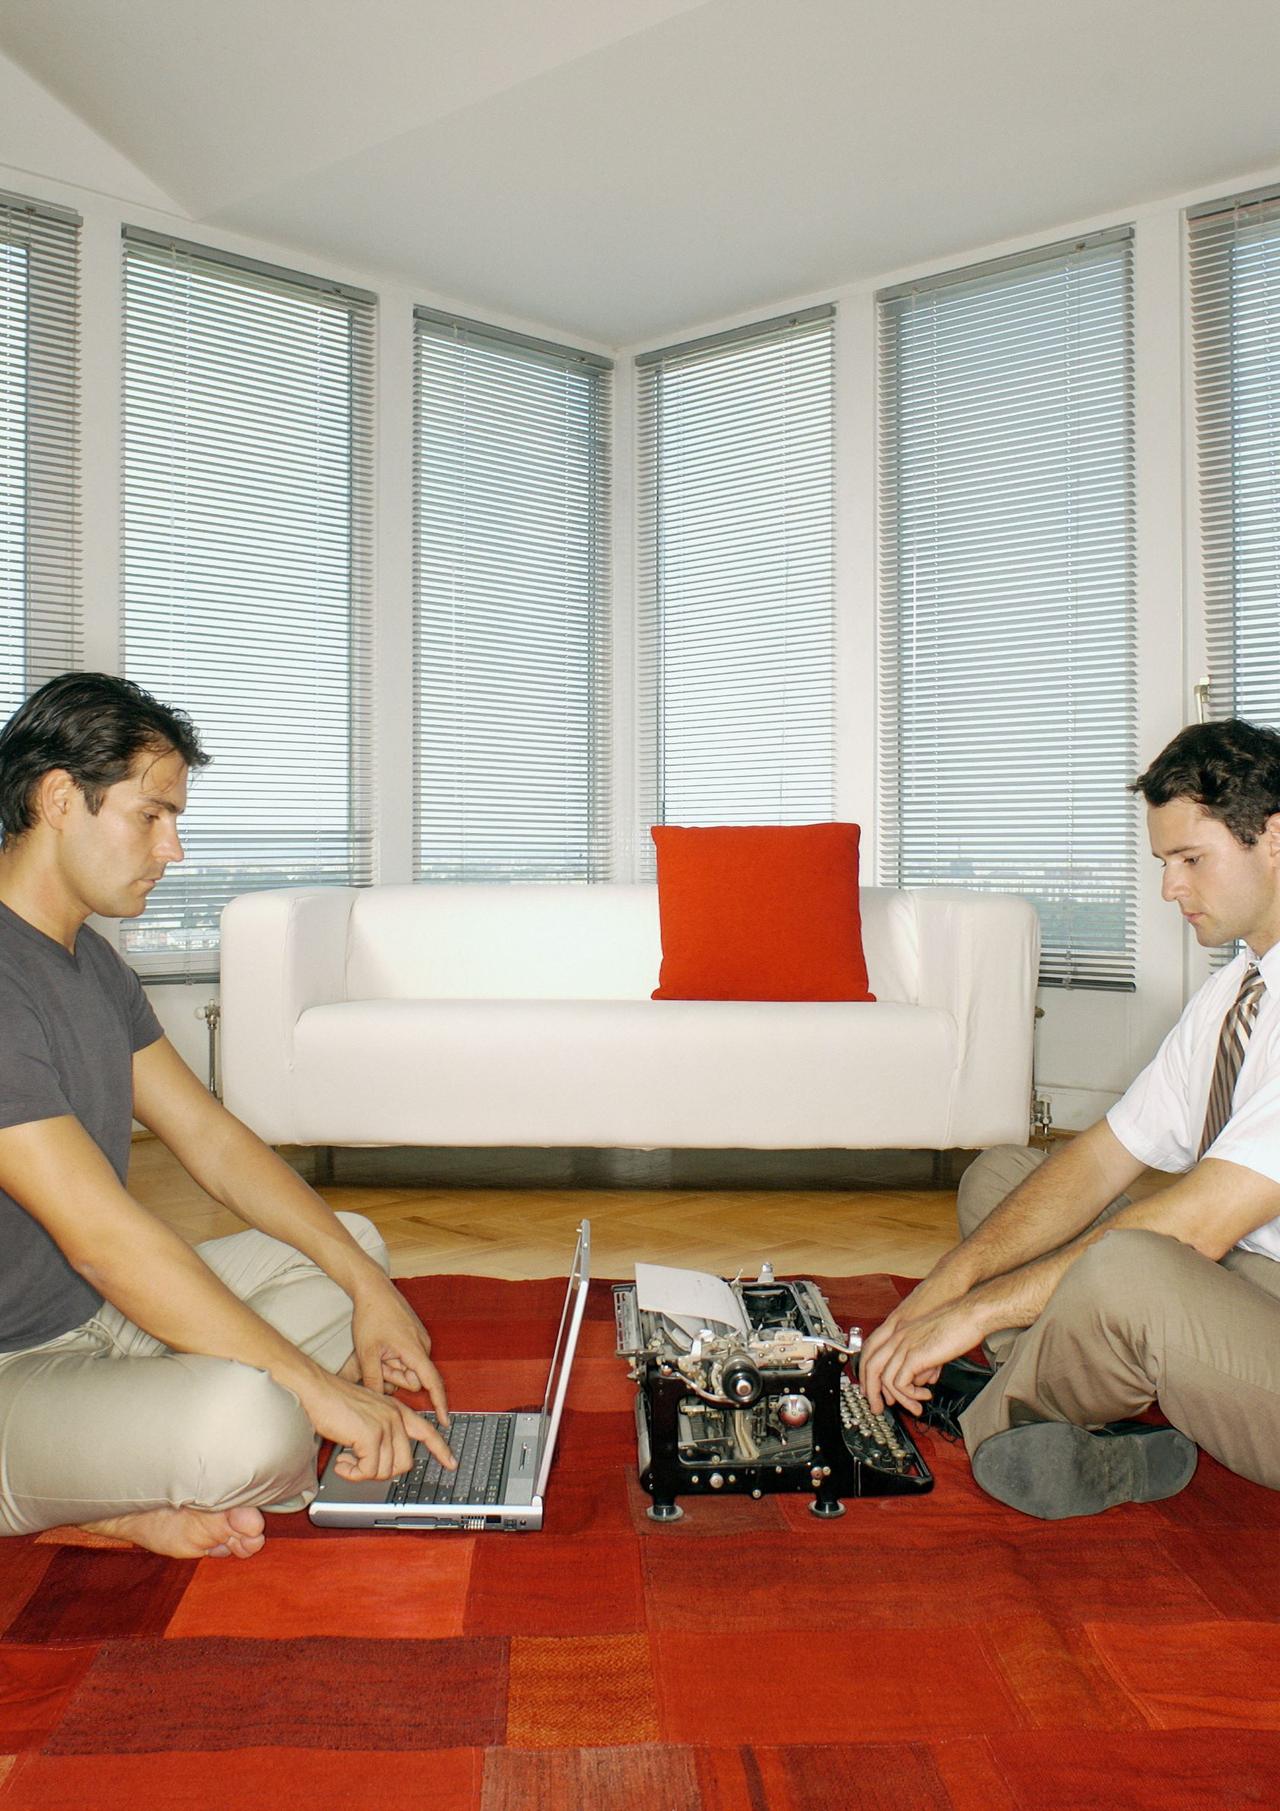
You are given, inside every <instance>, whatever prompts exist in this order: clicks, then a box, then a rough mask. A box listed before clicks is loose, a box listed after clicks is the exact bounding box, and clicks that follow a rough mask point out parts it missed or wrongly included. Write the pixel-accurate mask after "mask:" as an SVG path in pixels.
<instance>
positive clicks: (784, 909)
mask: <svg viewBox="0 0 1280 1811" xmlns="http://www.w3.org/2000/svg"><path fill="white" fill-rule="evenodd" d="M652 836H653V840H654V843H655V845H656V847H657V851H658V911H659V916H660V918H661V923H662V970H661V974H660V978H659V982H658V986H657V987H656V988H655V989H654V993H653V997H654V999H655V1000H854V1001H866V1000H872V999H874V997H875V996H874V995H873V994H871V993H870V992H869V990H868V987H867V965H866V960H865V958H864V956H863V953H862V926H861V922H860V919H859V914H858V826H857V825H856V824H785V825H776V824H771V825H718V826H715V827H712V828H692V827H684V826H679V825H674V824H659V825H655V827H654V829H653V831H652Z"/></svg>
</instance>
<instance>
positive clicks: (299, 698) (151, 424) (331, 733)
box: [122, 228, 374, 977]
mask: <svg viewBox="0 0 1280 1811" xmlns="http://www.w3.org/2000/svg"><path fill="white" fill-rule="evenodd" d="M373 306H374V303H373V298H372V297H371V296H367V295H364V294H363V293H361V292H358V291H353V290H349V289H346V288H344V287H342V286H341V285H337V284H332V283H326V282H323V281H321V280H319V279H314V278H310V277H306V276H302V275H299V274H297V273H295V272H291V271H284V270H277V269H274V268H271V267H269V266H265V265H259V264H254V263H249V262H246V261H243V260H239V259H235V258H231V257H229V256H225V255H223V254H221V253H219V252H215V251H210V250H207V249H205V248H202V247H199V246H192V245H187V244H183V243H181V242H179V241H175V240H169V239H162V238H160V237H158V236H156V235H153V234H150V233H143V232H138V231H135V230H134V229H132V228H130V229H127V230H126V234H125V344H124V366H125V370H124V379H125V396H124V647H125V670H126V671H127V673H128V676H129V677H130V678H131V679H135V680H137V681H138V682H139V684H141V685H143V686H145V687H147V689H148V690H150V691H153V692H154V693H155V694H156V695H157V696H158V697H159V698H161V699H162V700H163V701H164V702H165V703H167V704H174V705H178V706H181V707H182V708H183V709H184V710H186V711H188V712H189V713H190V714H191V716H192V717H193V719H194V720H195V723H196V726H197V728H198V730H199V732H200V735H201V738H202V740H203V742H204V745H205V747H206V749H207V750H208V752H209V753H210V754H211V755H212V756H213V762H212V765H211V766H209V767H208V768H206V769H205V770H204V771H203V772H202V773H201V774H199V775H198V776H197V777H196V778H195V780H194V782H193V784H192V788H191V801H190V805H189V808H188V811H187V816H186V818H185V820H184V823H183V829H182V834H183V840H184V842H185V844H186V849H187V859H186V861H185V863H184V864H183V865H182V866H181V867H174V868H171V869H170V870H169V874H168V875H167V877H166V878H165V880H164V881H163V882H162V883H161V885H160V886H159V887H157V889H156V891H155V892H154V894H153V895H152V898H151V903H150V905H149V906H148V908H147V912H146V915H145V916H144V917H142V918H139V919H135V920H132V921H130V922H128V923H127V924H126V925H125V926H124V931H123V942H122V948H123V950H124V953H125V954H126V956H127V957H128V959H129V960H130V961H131V962H132V963H133V965H134V966H135V967H136V968H138V969H139V970H140V971H142V972H143V973H144V974H147V975H150V976H152V977H160V976H195V975H206V976H207V975H211V974H214V973H216V971H217V947H218V920H219V915H220V913H221V911H222V908H223V906H224V905H225V903H226V902H227V900H229V899H231V898H232V897H234V896H235V895H236V894H238V893H243V892H247V891H250V890H253V889H257V888H263V887H283V886H311V885H318V884H324V883H337V884H342V885H352V884H361V883H364V882H367V881H369V880H370V879H371V878H372V861H373V850H372V836H371V820H370V808H369V800H370V790H371V783H372V780H371V772H370V766H371V758H370V746H369V640H370V578H369V530H370V494H369V493H370V469H371V390H372V351H373Z"/></svg>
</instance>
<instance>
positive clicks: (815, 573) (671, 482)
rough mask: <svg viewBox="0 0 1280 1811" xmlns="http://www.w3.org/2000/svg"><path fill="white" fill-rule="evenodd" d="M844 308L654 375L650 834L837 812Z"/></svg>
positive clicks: (646, 672)
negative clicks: (838, 412)
mask: <svg viewBox="0 0 1280 1811" xmlns="http://www.w3.org/2000/svg"><path fill="white" fill-rule="evenodd" d="M832 329H833V310H832V309H830V308H817V309H810V310H807V311H806V312H805V313H803V314H799V315H793V316H789V317H787V318H786V319H784V320H778V321H768V322H764V323H762V324H760V325H759V326H755V327H751V328H747V329H743V330H741V331H739V332H736V333H729V334H722V335H717V336H715V337H714V338H711V339H707V340H699V341H695V342H693V343H691V344H688V345H684V346H673V347H670V348H668V349H667V350H666V351H662V352H652V353H648V354H646V355H644V356H643V357H642V358H640V359H639V360H638V361H637V364H638V366H639V378H640V497H639V535H640V599H639V673H640V709H641V736H640V760H639V779H640V798H639V819H640V821H639V826H638V828H639V842H640V851H639V852H640V861H641V866H642V871H651V864H652V859H653V850H652V846H651V844H650V841H649V834H648V831H649V826H650V825H651V824H655V823H656V824H666V823H676V824H751V823H756V824H796V823H809V822H814V821H820V820H822V819H827V818H830V817H831V816H832V814H833V810H834V571H833V562H834V534H833V472H834V424H833V399H832V389H833V344H832Z"/></svg>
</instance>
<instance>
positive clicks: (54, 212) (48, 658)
mask: <svg viewBox="0 0 1280 1811" xmlns="http://www.w3.org/2000/svg"><path fill="white" fill-rule="evenodd" d="M79 229H80V219H79V216H78V215H76V214H71V213H68V212H67V211H66V210H65V209H61V208H50V207H47V206H45V204H44V203H42V202H35V201H30V200H28V199H26V198H25V197H24V196H21V195H6V194H0V722H3V721H4V720H5V719H6V718H8V717H10V716H11V715H12V714H13V712H14V711H15V710H16V709H17V707H18V705H19V704H20V703H21V702H22V700H23V698H25V697H26V695H27V694H28V693H29V692H31V691H34V690H35V688H36V687H37V686H38V685H42V684H43V683H44V681H45V680H46V679H51V678H53V676H54V675H55V674H57V673H62V672H66V671H67V670H68V669H70V668H72V667H75V666H78V665H79V664H80V596H79V579H80V562H79V476H78V439H79V398H78V359H77V350H76V347H77V319H78V302H77V292H78V258H79V237H80V231H79Z"/></svg>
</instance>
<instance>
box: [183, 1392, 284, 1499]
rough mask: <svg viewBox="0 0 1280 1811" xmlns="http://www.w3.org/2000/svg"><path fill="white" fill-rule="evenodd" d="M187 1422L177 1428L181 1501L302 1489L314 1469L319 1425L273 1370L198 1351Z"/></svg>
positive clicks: (186, 1404) (260, 1496) (268, 1495)
mask: <svg viewBox="0 0 1280 1811" xmlns="http://www.w3.org/2000/svg"><path fill="white" fill-rule="evenodd" d="M180 1362H181V1363H182V1364H183V1365H184V1368H186V1369H187V1370H188V1372H189V1379H188V1390H187V1394H186V1399H185V1401H184V1419H183V1425H182V1427H181V1428H177V1429H174V1430H173V1467H174V1476H173V1484H174V1492H173V1494H174V1500H175V1501H183V1502H186V1503H193V1504H198V1505H199V1506H200V1507H203V1508H211V1509H213V1508H230V1507H232V1506H234V1505H235V1504H238V1503H269V1502H272V1501H274V1500H276V1499H277V1498H281V1497H285V1496H293V1495H296V1494H297V1493H298V1491H299V1489H300V1488H301V1487H302V1485H303V1484H304V1483H305V1482H307V1481H308V1480H309V1479H310V1477H311V1473H312V1469H313V1466H314V1461H315V1432H314V1429H313V1428H312V1426H311V1423H310V1421H309V1420H308V1419H307V1416H306V1414H305V1413H304V1412H303V1409H302V1405H301V1404H300V1403H299V1401H298V1399H297V1397H296V1396H294V1395H293V1394H292V1393H291V1392H290V1391H289V1390H286V1389H283V1388H282V1387H281V1386H280V1385H279V1384H278V1383H276V1381H275V1380H274V1378H272V1377H271V1376H269V1375H268V1373H267V1372H266V1371H259V1370H255V1369H254V1368H253V1367H252V1366H250V1365H243V1364H238V1363H236V1362H235V1361H234V1360H231V1359H218V1358H202V1357H191V1358H185V1359H183V1360H181V1361H180Z"/></svg>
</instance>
